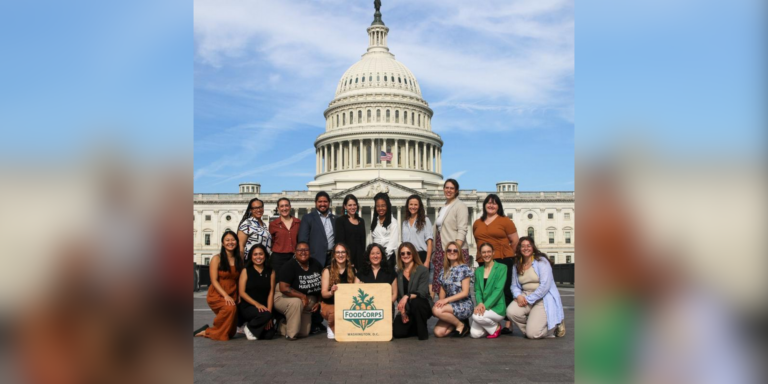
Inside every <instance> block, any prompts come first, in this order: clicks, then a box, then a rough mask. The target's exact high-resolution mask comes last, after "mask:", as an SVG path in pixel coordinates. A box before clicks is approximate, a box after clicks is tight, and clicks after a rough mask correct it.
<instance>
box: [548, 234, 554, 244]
mask: <svg viewBox="0 0 768 384" xmlns="http://www.w3.org/2000/svg"><path fill="white" fill-rule="evenodd" d="M549 243H550V244H554V243H555V232H549Z"/></svg>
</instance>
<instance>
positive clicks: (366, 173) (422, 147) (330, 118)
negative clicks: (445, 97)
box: [308, 12, 443, 190]
mask: <svg viewBox="0 0 768 384" xmlns="http://www.w3.org/2000/svg"><path fill="white" fill-rule="evenodd" d="M367 32H368V49H367V51H366V53H365V54H363V55H362V58H361V59H360V61H358V62H357V63H355V64H353V65H352V66H351V67H350V68H349V69H347V71H345V72H344V74H343V75H342V76H341V79H340V80H339V82H338V85H337V87H336V93H335V97H334V99H333V100H332V101H331V102H330V103H329V105H328V108H327V109H326V110H325V112H324V116H325V121H326V124H325V132H324V133H323V134H321V135H320V136H318V138H317V140H315V149H316V152H315V156H316V166H315V174H316V176H315V182H312V183H310V184H308V187H309V188H310V190H319V189H321V188H324V189H336V190H338V189H344V188H346V187H347V186H349V185H351V184H350V183H348V182H346V181H340V180H348V181H352V180H356V181H365V180H370V179H371V178H372V177H377V176H380V177H385V178H386V179H388V180H392V181H396V182H404V183H406V185H408V186H409V187H412V188H416V189H417V190H426V189H428V188H431V187H435V186H438V185H442V147H443V140H442V139H441V138H440V135H438V134H436V133H434V132H432V116H433V111H432V109H431V108H429V104H428V103H427V101H425V100H424V99H423V98H422V96H421V87H420V86H419V82H418V80H417V79H416V76H414V75H413V73H412V72H411V71H410V70H409V69H408V68H407V67H406V66H405V65H404V64H402V63H400V62H398V61H397V60H395V56H394V55H393V54H392V53H390V52H389V47H388V46H387V36H388V33H389V28H388V27H387V26H386V25H384V22H383V21H381V15H380V13H378V12H377V14H376V15H375V18H374V21H373V23H372V24H371V26H370V27H368V29H367ZM382 152H384V154H385V157H384V159H382ZM390 155H391V158H390ZM371 170H376V171H377V173H371V172H370V171H371ZM417 179H418V180H417Z"/></svg>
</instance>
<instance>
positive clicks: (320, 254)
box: [299, 191, 336, 334]
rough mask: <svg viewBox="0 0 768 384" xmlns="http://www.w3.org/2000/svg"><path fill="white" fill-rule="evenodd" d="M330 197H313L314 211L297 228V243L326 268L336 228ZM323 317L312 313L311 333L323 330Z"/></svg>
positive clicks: (323, 195) (322, 193)
mask: <svg viewBox="0 0 768 384" xmlns="http://www.w3.org/2000/svg"><path fill="white" fill-rule="evenodd" d="M330 205H331V197H330V196H328V193H327V192H325V191H320V192H318V193H317V195H315V210H314V211H312V212H310V213H308V214H306V215H304V216H303V217H302V218H301V226H300V227H299V242H306V243H308V244H309V254H310V256H311V257H312V258H313V259H315V260H317V261H318V262H320V265H325V266H327V265H328V264H330V262H331V258H332V257H333V256H332V255H331V252H332V249H333V245H334V244H335V241H336V240H335V238H334V233H333V229H334V228H336V217H335V216H334V215H333V213H331V211H330ZM325 329H326V328H325V326H323V317H322V316H320V311H319V310H318V311H317V312H315V313H312V329H311V331H310V332H311V333H313V334H314V333H317V332H319V331H323V330H325Z"/></svg>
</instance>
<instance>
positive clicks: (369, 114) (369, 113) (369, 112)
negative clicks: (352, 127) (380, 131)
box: [368, 109, 371, 123]
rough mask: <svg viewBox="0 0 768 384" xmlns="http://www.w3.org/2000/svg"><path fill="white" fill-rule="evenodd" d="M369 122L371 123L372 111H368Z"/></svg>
mask: <svg viewBox="0 0 768 384" xmlns="http://www.w3.org/2000/svg"><path fill="white" fill-rule="evenodd" d="M368 122H369V123H370V122H371V110H370V109H369V110H368Z"/></svg>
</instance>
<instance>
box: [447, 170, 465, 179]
mask: <svg viewBox="0 0 768 384" xmlns="http://www.w3.org/2000/svg"><path fill="white" fill-rule="evenodd" d="M465 173H467V171H458V172H454V173H451V174H450V175H448V177H446V179H457V180H458V179H459V177H461V175H463V174H465Z"/></svg>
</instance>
